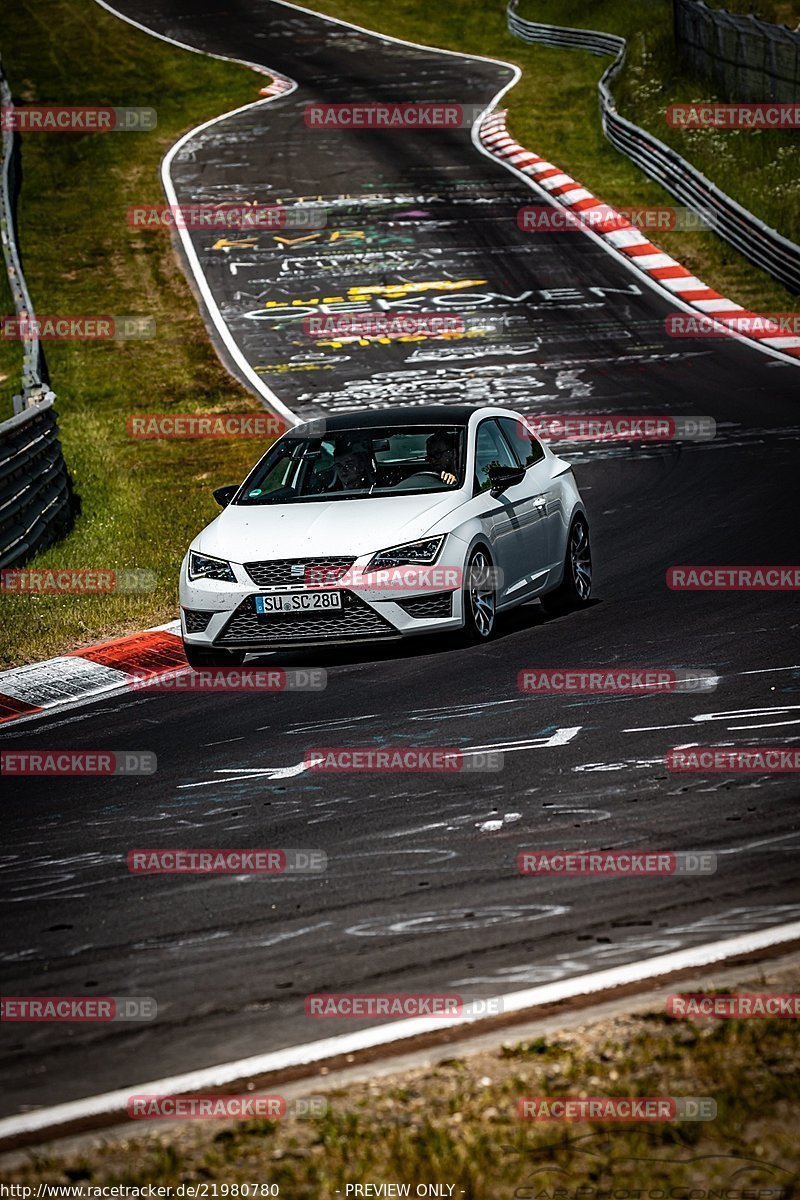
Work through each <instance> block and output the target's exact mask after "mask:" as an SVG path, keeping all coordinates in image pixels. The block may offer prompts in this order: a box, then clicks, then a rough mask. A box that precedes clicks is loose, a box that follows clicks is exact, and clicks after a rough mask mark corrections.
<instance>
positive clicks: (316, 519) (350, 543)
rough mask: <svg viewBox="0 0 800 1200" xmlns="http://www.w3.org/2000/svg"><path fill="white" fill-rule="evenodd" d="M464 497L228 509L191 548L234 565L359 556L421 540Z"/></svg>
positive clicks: (459, 494) (448, 495) (450, 495)
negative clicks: (290, 559)
mask: <svg viewBox="0 0 800 1200" xmlns="http://www.w3.org/2000/svg"><path fill="white" fill-rule="evenodd" d="M467 499H468V497H467V496H466V495H465V494H464V493H463V492H448V493H445V494H444V495H442V494H441V493H438V494H436V495H431V493H430V492H429V493H427V495H417V496H391V497H386V498H384V497H370V498H369V499H364V500H328V501H322V502H320V503H311V504H306V503H301V504H265V505H258V506H252V507H251V506H250V505H229V506H228V508H226V509H225V510H224V512H222V513H220V515H219V516H218V517H217V519H216V520H215V521H212V522H211V524H210V525H207V526H206V528H205V529H204V530H203V531H202V533H201V534H200V535H199V537H198V538H197V540H196V542H195V543H194V544H193V548H194V549H196V550H199V551H200V552H201V553H203V554H210V555H213V557H215V558H224V559H227V560H228V561H230V562H236V563H243V562H256V561H259V560H261V559H269V558H305V557H307V556H310V555H312V554H313V555H317V556H320V555H321V556H330V555H342V556H343V557H344V556H355V557H356V558H358V557H360V556H361V555H363V554H370V553H374V552H375V551H376V550H384V549H387V548H388V547H389V546H395V545H399V544H400V543H402V542H410V541H413V540H414V539H415V538H418V537H423V536H424V535H425V534H426V533H427V532H428V531H429V530H430V529H432V528H433V527H434V526H435V525H439V524H440V522H442V521H443V519H444V518H445V517H447V516H448V515H449V514H450V513H452V512H454V511H455V509H457V508H459V507H460V506H461V505H462V504H464V503H465V502H466V500H467ZM437 532H442V533H444V532H447V529H446V527H445V528H441V529H438V530H437Z"/></svg>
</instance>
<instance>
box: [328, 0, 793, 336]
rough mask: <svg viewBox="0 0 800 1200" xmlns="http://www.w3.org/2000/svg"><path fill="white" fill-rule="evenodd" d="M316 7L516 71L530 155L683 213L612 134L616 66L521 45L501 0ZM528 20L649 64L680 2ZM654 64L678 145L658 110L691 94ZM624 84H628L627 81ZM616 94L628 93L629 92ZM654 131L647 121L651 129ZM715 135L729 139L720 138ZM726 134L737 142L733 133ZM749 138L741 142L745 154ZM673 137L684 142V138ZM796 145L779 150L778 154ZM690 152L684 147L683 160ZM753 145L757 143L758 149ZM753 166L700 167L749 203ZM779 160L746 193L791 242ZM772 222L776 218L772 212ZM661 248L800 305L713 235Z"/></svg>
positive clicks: (664, 236) (780, 302)
mask: <svg viewBox="0 0 800 1200" xmlns="http://www.w3.org/2000/svg"><path fill="white" fill-rule="evenodd" d="M308 7H311V8H314V9H316V10H317V11H319V12H325V13H329V14H330V15H332V16H336V17H341V18H343V19H345V20H346V19H348V18H349V19H350V20H352V21H355V22H357V23H358V24H361V25H365V26H367V27H368V28H371V29H377V30H379V31H380V32H382V33H389V34H393V35H394V36H396V37H404V38H408V39H409V40H412V41H418V42H422V43H424V44H427V45H432V46H442V47H444V48H446V49H449V50H459V51H463V52H466V53H473V54H484V55H487V56H489V57H494V58H502V59H505V61H507V62H513V63H516V64H517V66H519V67H520V68H521V69H522V72H523V75H522V79H521V80H520V82H519V83H518V84H517V86H516V87H515V88H513V89H512V91H511V92H508V93H506V96H505V97H504V99H503V104H504V106H506V107H507V108H508V110H509V120H508V126H509V129H510V131H511V133H512V134H513V135H514V136H515V137H516V139H517V140H518V141H519V142H521V143H522V145H523V146H526V147H528V148H529V149H530V150H533V151H535V153H537V154H541V155H542V156H543V157H544V158H548V159H550V160H551V161H552V162H553V163H555V164H556V165H557V166H559V167H563V168H564V170H566V171H567V172H569V174H571V175H572V176H574V178H575V179H578V180H579V181H580V182H581V183H583V184H584V185H585V186H586V187H587V188H588V189H589V190H590V191H592V192H594V194H595V195H596V196H598V197H599V198H600V199H601V200H604V201H605V202H606V203H608V204H612V205H628V206H633V207H663V206H664V205H672V204H675V200H674V197H672V196H671V195H670V194H669V193H668V192H666V191H665V190H664V189H663V188H662V187H660V186H659V185H658V184H656V183H654V182H652V181H651V180H650V179H648V178H647V176H646V175H644V174H643V172H641V171H640V170H639V169H638V168H637V167H635V166H634V165H633V164H632V163H631V162H630V161H629V160H628V159H627V158H626V157H625V156H624V155H622V154H620V153H618V151H616V150H615V149H614V148H613V147H612V146H611V145H610V144H609V142H607V141H606V139H605V137H604V136H603V131H602V128H601V125H600V119H599V115H598V103H597V84H598V81H599V79H600V76H601V75H602V74H603V71H604V70H605V69H606V67H607V66H608V63H609V61H610V59H607V58H599V57H596V56H594V55H591V54H587V53H583V52H582V51H577V50H559V49H555V48H552V47H545V46H533V45H528V44H526V43H524V42H522V41H520V40H519V39H518V38H515V37H513V36H512V35H511V34H510V33H509V32H508V28H507V26H506V15H505V4H504V2H503V0H496V2H495V0H492V2H491V3H488V4H487V3H486V2H485V0H459V5H458V20H457V21H456V20H454V19H453V14H452V10H451V9H450V8H448V7H447V6H437V7H432V6H430V5H423V3H422V0H396V3H394V4H392V6H391V7H390V8H388V7H387V6H386V4H385V3H384V2H383V0H311V2H310V3H309V4H308ZM519 12H520V16H522V17H526V18H527V19H529V20H536V21H543V22H546V23H551V24H558V25H575V26H580V27H583V28H587V27H590V28H592V29H600V30H606V31H608V32H611V33H620V34H623V35H624V36H627V37H629V38H630V39H631V40H630V51H629V53H630V57H631V62H632V63H633V64H636V63H637V62H639V59H640V57H641V56H643V55H645V54H648V55H649V54H650V50H649V48H650V47H651V46H654V45H657V46H659V47H660V46H662V45H663V40H664V37H665V36H667V35H668V33H669V30H670V29H671V3H670V0H648V2H647V4H646V6H645V7H644V8H643V7H642V6H641V5H637V4H631V3H629V0H594V3H593V4H592V5H591V7H588V6H587V4H586V0H522V3H521V5H520V9H519ZM645 18H646V19H645ZM645 27H646V28H647V30H648V33H647V35H646V37H645V35H644V34H643V33H642V32H641V31H642V29H643V28H645ZM647 62H648V70H649V75H645V76H641V82H642V85H643V86H644V85H645V84H646V86H647V87H649V88H652V90H653V94H654V95H653V97H652V98H651V104H652V106H653V111H654V113H655V114H656V119H655V124H654V131H655V132H657V133H658V135H659V136H661V137H662V139H663V140H668V139H667V137H666V136H664V135H665V131H666V132H668V130H667V126H666V123H665V122H663V121H662V120H661V111H660V110H663V106H664V104H665V103H668V102H671V101H672V100H673V99H674V100H678V99H684V98H687V97H684V96H680V95H676V96H671V95H669V93H668V92H667V91H663V89H665V88H667V82H666V81H665V80H664V79H663V78H662V75H661V69H662V66H666V65H667V64H662V62H661V60H660V59H659V58H657V57H653V56H652V55H651V56H650V57H649V58H648V60H647ZM636 78H637V79H639V78H640V77H639V76H637V77H636ZM622 84H623V85H624V84H625V80H624V79H623V81H622ZM637 86H638V85H637ZM617 90H618V91H622V87H621V86H620V85H619V84H618V85H617ZM662 92H663V94H662ZM692 95H698V96H700V95H702V97H703V98H708V97H709V96H710V92H708V91H707V89H704V90H703V91H702V92H698V93H695V92H691V91H690V92H689V98H690V97H691V96H692ZM455 99H458V97H455ZM620 111H621V112H622V113H623V114H625V115H627V116H630V117H634V116H636V119H637V120H640V117H639V113H638V109H637V111H636V113H634V112H629V111H628V109H627V108H626V105H625V104H624V103H621V104H620ZM644 124H647V121H646V120H645V121H644ZM662 124H663V128H662V127H661V126H662ZM714 136H715V137H716V138H719V137H720V136H721V135H719V134H717V135H714ZM724 136H726V137H730V135H729V134H726V135H724ZM743 136H744V135H735V137H738V138H739V142H738V144H739V145H741V138H742V137H743ZM675 137H676V138H678V137H680V138H683V137H685V135H684V134H678V133H677V131H676V132H675ZM776 137H780V138H782V139H786V138H787V137H791V138H792V139H793V140H792V146H793V147H794V146H795V145H796V144H797V143H796V140H795V139H796V137H797V135H785V134H781V135H768V136H766V137H765V135H756V139H757V140H758V139H759V138H760V139H761V140H762V141H763V142H765V143H766V142H767V141H768V140H769V138H776ZM735 144H737V143H736V142H735V141H734V142H732V143H727V145H728V146H732V145H735ZM787 144H788V143H787V142H786V141H781V142H780V143H779V148H780V147H784V146H785V145H787ZM687 145H688V143H686V142H683V141H682V142H680V146H681V147H682V149H683V151H684V152H685V151H686V149H687ZM754 145H755V143H751V144H750V147H749V149H750V150H751V151H752V149H753V146H754ZM712 157H713V155H712ZM744 161H745V170H739V171H736V170H735V169H734V177H733V178H732V179H731V178H730V177H729V174H728V173H727V172H726V173H725V175H724V176H723V177H722V178H719V179H718V180H717V174H716V173H715V171H714V165H713V161H712V162H710V163H709V162H706V161H705V159H703V161H698V162H697V165H698V166H699V167H700V169H701V170H707V172H708V174H709V175H710V176H711V178H713V179H715V181H718V182H719V183H720V186H726V187H729V189H730V191H731V193H732V194H733V195H734V197H735V198H737V199H740V200H741V202H743V203H744V202H746V197H745V198H744V199H743V198H742V196H743V193H742V194H740V193H739V185H740V184H742V185H744V182H745V180H744V178H743V177H744V176H745V175H746V174H749V173H750V172H751V170H752V169H754V167H753V163H752V162H751V160H750V159H749V158H747V159H746V160H744ZM771 163H772V160H771V159H770V160H769V162H768V163H767V164H766V165H765V167H764V172H763V174H762V175H760V176H758V178H756V177H755V176H754V177H753V179H752V186H750V185H749V184H748V189H747V196H750V194H751V193H753V194H757V195H758V197H759V205H758V207H759V208H760V207H761V192H762V191H763V192H764V197H763V200H764V204H765V205H766V203H767V199H768V198H769V197H771V198H772V200H771V201H770V203H772V201H774V207H775V208H777V210H778V211H777V213H775V212H774V211H773V208H772V207H771V208H770V209H769V210H767V209H766V208H765V209H764V211H765V212H768V213H769V216H770V217H772V216H775V218H776V223H778V225H779V227H780V228H781V231H782V232H785V233H786V234H787V236H792V230H793V229H794V230H795V231H796V215H797V214H796V203H795V199H793V197H796V195H797V189H798V187H800V184H798V178H800V169H798V167H799V166H800V159H798V157H797V151H796V150H795V149H794V148H793V149H792V150H791V153H790V154H789V155H788V156H786V157H781V158H780V160H779V161H778V165H777V166H776V167H775V168H774V172H773V174H774V185H773V184H770V185H769V186H768V179H769V178H772V176H770V175H769V172H770V170H773V168H772V167H771V165H770V164H771ZM734 166H735V165H734ZM784 216H785V218H786V219H785V221H784ZM764 219H765V220H766V219H768V217H767V216H766V215H765V216H764ZM656 242H657V244H658V245H659V246H660V247H661V248H662V249H663V250H665V251H666V252H667V253H669V254H672V255H674V256H675V257H676V258H677V259H678V260H679V261H680V262H682V263H683V264H684V265H685V266H687V267H688V268H689V269H690V270H692V271H693V272H695V273H696V274H697V275H698V276H699V277H700V278H701V279H704V280H705V281H706V282H707V283H708V284H709V286H710V287H714V288H716V289H717V290H718V291H720V292H721V293H722V294H723V295H725V296H728V297H730V298H731V299H732V300H735V301H737V302H738V303H740V304H743V305H744V306H745V307H752V308H754V309H756V310H760V311H762V312H788V311H794V309H795V308H797V307H798V300H797V298H796V297H795V296H793V295H792V294H791V293H790V292H789V291H788V290H787V289H786V288H784V287H783V286H782V285H781V284H779V283H777V282H776V281H775V280H774V279H772V277H771V276H769V275H768V274H767V273H766V272H764V271H759V270H757V269H756V268H755V267H754V266H753V265H752V264H751V263H749V262H748V261H747V260H746V259H744V258H743V257H742V256H741V255H740V254H738V253H737V252H736V251H735V250H733V249H732V247H730V246H729V245H728V244H727V243H726V242H724V241H723V240H722V239H720V238H718V237H717V236H716V235H715V234H713V233H710V232H702V231H701V232H691V233H688V232H680V231H663V232H662V231H659V233H658V235H657V237H656Z"/></svg>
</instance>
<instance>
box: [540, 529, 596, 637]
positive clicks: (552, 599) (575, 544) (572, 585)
mask: <svg viewBox="0 0 800 1200" xmlns="http://www.w3.org/2000/svg"><path fill="white" fill-rule="evenodd" d="M591 596H592V548H591V545H590V543H589V526H588V524H587V523H586V518H585V517H583V516H577V517H575V519H574V521H573V522H572V525H571V526H570V530H569V537H568V538H567V552H566V554H565V556H564V578H563V579H562V580H561V583H560V584H559V585H558V587H557V588H556V589H555V591H554V592H548V594H547V595H546V596H542V597H541V601H542V607H543V608H544V610H545V612H546V613H548V614H553V615H555V614H557V613H564V612H570V611H572V610H573V609H576V608H583V606H584V605H585V604H588V603H589V600H590V599H591Z"/></svg>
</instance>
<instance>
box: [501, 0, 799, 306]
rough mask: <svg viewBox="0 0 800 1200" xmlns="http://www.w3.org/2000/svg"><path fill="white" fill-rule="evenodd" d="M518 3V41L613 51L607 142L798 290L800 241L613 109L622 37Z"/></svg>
mask: <svg viewBox="0 0 800 1200" xmlns="http://www.w3.org/2000/svg"><path fill="white" fill-rule="evenodd" d="M517 4H518V0H509V4H508V8H507V20H508V28H509V30H510V32H511V33H513V34H514V35H515V36H516V37H518V38H521V39H522V41H525V42H536V43H540V44H542V45H545V46H560V47H563V48H568V49H575V50H587V51H589V53H590V54H599V55H607V54H613V55H614V61H613V62H612V63H611V65H610V66H609V67H608V68H607V69H606V71H605V72H604V73H603V76H602V78H601V80H600V83H599V85H598V95H599V101H600V119H601V122H602V125H603V132H604V133H605V135H606V137H607V138H608V140H609V141H610V142H611V144H612V146H614V147H615V148H616V149H617V150H619V151H621V152H622V153H623V154H625V155H627V157H628V158H630V159H631V161H632V162H634V163H635V164H636V166H637V167H640V168H641V169H642V170H643V171H644V172H645V173H646V174H647V175H649V176H650V178H651V179H655V180H656V182H657V183H660V184H661V186H662V187H664V188H666V190H667V191H668V192H670V193H671V194H672V195H673V196H675V197H676V199H678V200H680V201H681V203H682V204H685V205H687V207H689V208H691V209H692V210H693V211H694V212H696V213H698V214H699V215H700V216H702V217H703V218H704V219H705V221H706V222H707V223H708V224H710V225H711V227H712V228H713V229H714V230H715V232H716V233H718V234H719V236H720V237H722V238H724V239H725V241H727V242H729V243H730V244H731V245H732V246H734V247H735V249H737V250H738V251H739V252H740V253H741V254H743V255H744V257H745V258H747V259H748V260H749V261H750V262H752V263H754V264H755V265H756V266H757V267H761V268H762V270H764V271H767V272H768V273H769V274H770V275H772V277H773V278H774V279H777V280H778V281H779V282H780V283H782V284H784V285H785V286H786V287H787V288H789V290H790V291H792V292H800V246H798V245H797V244H796V243H795V242H790V241H789V239H788V238H785V237H783V235H782V234H780V233H778V232H777V230H775V229H772V228H771V227H770V226H769V225H767V224H765V223H764V222H763V221H761V220H759V218H758V217H756V216H755V215H754V214H753V213H751V212H748V210H747V209H746V208H743V207H742V205H741V204H737V203H736V201H735V200H732V199H731V197H730V196H728V195H726V193H725V192H723V191H720V189H719V188H718V187H717V186H716V184H714V183H712V182H711V180H710V179H707V178H706V176H705V175H703V174H702V172H700V171H698V170H697V168H696V167H693V166H692V164H691V163H689V162H687V161H686V159H685V158H682V157H681V155H680V154H678V152H677V151H676V150H673V149H672V147H671V146H667V145H665V143H664V142H662V141H660V140H659V139H658V138H657V137H655V136H654V135H653V134H651V133H648V132H647V131H646V130H644V129H642V128H641V127H640V126H638V125H635V124H634V123H633V121H629V120H628V119H627V118H626V117H622V116H620V114H619V113H618V112H617V106H616V104H615V102H614V97H613V95H612V94H611V81H612V80H613V79H614V77H615V76H616V75H617V74H618V72H619V71H620V70H621V68H622V65H623V63H624V61H625V51H626V48H627V46H626V41H625V38H623V37H618V36H617V35H616V34H611V33H601V32H599V31H597V30H593V29H570V28H566V27H562V26H559V25H542V24H539V23H538V22H536V21H526V20H525V19H524V18H522V17H520V16H518V14H517Z"/></svg>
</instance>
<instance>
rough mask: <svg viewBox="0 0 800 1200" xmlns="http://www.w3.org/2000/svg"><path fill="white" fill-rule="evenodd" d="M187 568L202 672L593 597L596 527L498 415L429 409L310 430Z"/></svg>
mask: <svg viewBox="0 0 800 1200" xmlns="http://www.w3.org/2000/svg"><path fill="white" fill-rule="evenodd" d="M214 497H215V499H216V500H217V502H218V503H219V504H221V505H222V506H223V509H224V511H223V512H222V513H220V515H219V516H218V517H217V518H216V520H214V521H212V522H211V524H210V525H207V526H206V528H205V529H204V530H203V531H202V532H201V533H200V534H198V536H197V537H196V538H195V540H194V541H193V542H192V544H191V546H190V548H189V551H188V553H187V555H186V557H185V558H184V560H183V564H182V567H181V578H180V604H181V625H182V632H183V641H184V647H185V650H186V657H187V659H188V661H189V663H190V664H191V665H192V666H196V667H201V666H226V665H233V664H236V663H241V662H243V661H244V658H245V655H247V654H263V653H265V652H267V651H270V650H274V649H276V648H286V647H290V646H301V645H306V646H308V645H323V644H324V645H327V644H330V643H336V642H351V641H362V640H377V639H383V638H398V637H407V636H415V635H417V634H421V633H441V632H446V631H449V630H462V631H463V633H464V635H465V636H466V638H467V639H468V640H470V641H475V642H484V641H486V640H487V639H488V638H490V637H491V636H492V633H493V632H494V629H495V621H496V616H497V614H498V613H499V612H502V611H504V610H506V609H510V608H513V607H514V606H515V605H517V604H522V603H524V602H525V601H526V600H532V599H534V598H540V599H541V600H542V602H543V603H544V605H545V607H546V608H548V609H549V610H554V611H557V610H564V609H569V608H575V607H579V606H580V605H583V604H586V602H587V601H588V600H589V598H590V595H591V587H592V559H591V551H590V547H589V525H588V521H587V518H586V513H585V510H584V506H583V502H582V500H581V497H580V493H579V492H578V488H577V485H576V483H575V479H574V478H573V474H572V468H571V466H570V464H569V463H568V462H565V461H564V460H563V459H561V458H558V457H557V456H556V455H554V454H553V453H552V452H551V450H550V449H549V448H548V447H547V446H546V445H543V444H542V443H541V442H539V441H538V440H537V438H535V437H534V436H533V435H532V434H531V432H530V430H529V428H528V427H527V425H526V424H525V422H524V419H523V418H522V417H521V416H519V415H518V414H516V413H513V412H509V411H507V410H505V409H500V408H488V407H487V408H484V407H472V406H466V405H464V406H461V405H458V406H456V405H453V406H450V405H430V406H420V407H415V408H391V409H382V410H379V411H370V412H366V413H363V412H361V413H354V414H351V415H348V416H337V417H331V418H326V419H324V420H320V421H311V422H309V423H307V424H305V425H298V426H296V427H295V428H293V429H291V430H289V431H288V432H287V433H286V434H284V436H283V437H281V438H280V439H279V440H278V441H277V442H275V444H274V445H273V446H271V447H270V449H269V450H268V451H267V453H266V454H265V455H264V457H263V458H262V459H261V460H260V461H259V462H258V463H257V464H256V466H255V467H254V468H253V470H252V471H251V472H250V474H249V475H248V477H247V478H246V479H245V481H244V483H243V484H241V486H235V485H234V486H231V487H223V488H218V489H217V490H216V491H215V492H214Z"/></svg>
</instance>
